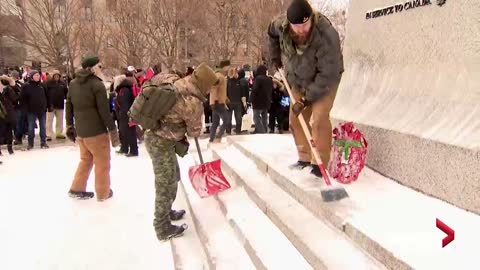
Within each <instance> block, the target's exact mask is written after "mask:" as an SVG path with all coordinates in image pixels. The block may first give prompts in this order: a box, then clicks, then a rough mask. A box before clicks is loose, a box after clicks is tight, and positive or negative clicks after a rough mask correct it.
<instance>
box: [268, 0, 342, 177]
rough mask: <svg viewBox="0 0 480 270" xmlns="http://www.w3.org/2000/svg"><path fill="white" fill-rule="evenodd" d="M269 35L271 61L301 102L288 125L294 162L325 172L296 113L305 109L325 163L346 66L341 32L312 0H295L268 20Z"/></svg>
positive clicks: (307, 120) (302, 166) (316, 171)
mask: <svg viewBox="0 0 480 270" xmlns="http://www.w3.org/2000/svg"><path fill="white" fill-rule="evenodd" d="M268 37H269V49H270V56H271V59H270V61H271V62H272V65H273V66H274V67H275V68H281V67H282V65H283V64H285V72H286V77H287V81H288V83H289V84H290V85H291V87H292V91H293V95H294V98H295V100H296V101H297V102H296V103H295V104H292V105H291V112H290V128H291V130H292V134H293V138H294V140H295V144H296V146H297V151H298V158H299V160H298V162H297V163H296V164H294V165H293V166H292V167H294V168H305V167H307V166H309V165H310V164H311V166H312V170H311V172H312V174H314V175H316V176H318V177H321V173H320V168H319V167H318V165H316V162H315V159H314V158H313V157H312V154H311V151H310V144H309V142H308V141H307V139H306V137H305V134H304V132H303V130H302V127H301V125H300V122H299V120H298V118H297V117H298V115H299V114H300V113H302V114H303V117H304V118H305V121H306V122H307V123H310V122H311V130H312V131H311V132H312V138H313V141H314V143H315V147H316V150H317V151H318V152H319V153H320V157H321V159H322V160H321V161H322V163H323V164H324V165H325V167H327V166H328V163H329V161H330V147H331V144H332V124H331V122H330V111H331V109H332V107H333V104H334V101H335V96H336V93H337V88H338V85H339V84H340V80H341V77H342V73H343V71H344V66H343V55H342V51H341V48H340V38H339V35H338V32H337V31H336V30H335V28H334V27H333V26H332V24H331V22H330V21H329V20H328V19H327V17H325V16H324V15H322V14H320V13H318V12H316V11H313V10H312V7H311V6H310V4H309V3H308V1H306V0H294V1H293V2H292V3H291V4H290V6H289V7H288V10H287V14H286V16H285V15H282V16H280V17H279V18H276V19H275V20H273V21H272V23H271V24H270V25H269V27H268ZM282 56H283V57H282ZM282 59H284V60H286V61H285V63H282ZM310 119H311V120H310Z"/></svg>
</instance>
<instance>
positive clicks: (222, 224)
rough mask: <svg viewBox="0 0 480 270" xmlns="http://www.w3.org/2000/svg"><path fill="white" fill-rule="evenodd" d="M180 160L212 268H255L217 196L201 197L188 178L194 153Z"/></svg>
mask: <svg viewBox="0 0 480 270" xmlns="http://www.w3.org/2000/svg"><path fill="white" fill-rule="evenodd" d="M179 163H180V172H181V175H182V181H181V183H182V185H183V187H184V188H185V194H186V196H187V199H188V201H189V202H190V206H191V210H190V213H192V216H193V220H194V223H195V225H196V228H197V231H198V233H199V236H200V239H201V241H202V242H203V243H204V244H205V246H206V247H207V250H208V252H207V254H208V256H209V258H210V261H211V262H212V269H218V270H236V269H238V270H249V269H256V268H255V266H254V264H253V263H252V261H251V260H250V258H249V256H248V254H247V252H246V251H245V249H244V248H243V246H242V244H241V243H240V242H239V241H238V239H237V237H236V234H235V232H234V231H233V230H232V228H231V226H230V224H229V222H228V221H227V220H226V219H225V217H224V215H223V213H222V210H221V209H220V206H219V204H218V202H217V201H216V199H215V198H213V197H209V198H204V199H201V198H200V197H199V196H198V194H197V193H196V192H195V190H194V189H193V187H192V185H191V183H190V180H189V179H188V168H189V167H190V166H193V165H195V163H194V160H193V158H192V155H187V156H186V157H185V158H183V159H182V162H179ZM194 269H195V268H194ZM196 269H199V268H196Z"/></svg>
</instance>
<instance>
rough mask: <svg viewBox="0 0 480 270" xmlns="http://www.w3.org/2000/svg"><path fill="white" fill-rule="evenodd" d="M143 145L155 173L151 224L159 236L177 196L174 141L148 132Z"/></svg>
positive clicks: (178, 175) (164, 228) (176, 164)
mask: <svg viewBox="0 0 480 270" xmlns="http://www.w3.org/2000/svg"><path fill="white" fill-rule="evenodd" d="M145 145H146V147H147V151H148V154H149V155H150V158H151V159H152V164H153V171H154V173H155V218H154V220H153V226H154V227H155V232H156V233H157V237H158V238H161V237H162V235H164V234H165V233H166V231H165V230H166V228H167V226H168V225H169V224H170V216H169V213H170V210H171V209H172V204H173V201H175V198H176V196H177V184H178V180H180V172H179V167H178V161H177V156H176V154H175V142H174V141H170V140H166V139H163V138H161V137H159V136H156V135H153V134H151V133H149V134H146V136H145Z"/></svg>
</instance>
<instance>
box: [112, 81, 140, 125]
mask: <svg viewBox="0 0 480 270" xmlns="http://www.w3.org/2000/svg"><path fill="white" fill-rule="evenodd" d="M115 92H116V93H117V95H116V106H115V107H116V110H117V111H118V112H119V113H120V114H122V115H123V116H127V113H128V110H130V107H131V106H132V104H133V102H134V101H135V96H134V95H133V83H132V82H131V81H130V80H128V79H124V80H123V81H122V82H121V83H120V84H119V85H118V86H117V88H116V89H115Z"/></svg>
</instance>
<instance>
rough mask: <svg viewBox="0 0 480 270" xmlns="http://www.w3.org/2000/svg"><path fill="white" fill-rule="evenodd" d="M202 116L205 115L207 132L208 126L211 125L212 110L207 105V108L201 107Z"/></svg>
mask: <svg viewBox="0 0 480 270" xmlns="http://www.w3.org/2000/svg"><path fill="white" fill-rule="evenodd" d="M203 115H205V127H206V128H207V131H208V130H210V126H211V124H212V109H211V108H210V105H209V104H208V105H207V106H203Z"/></svg>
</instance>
